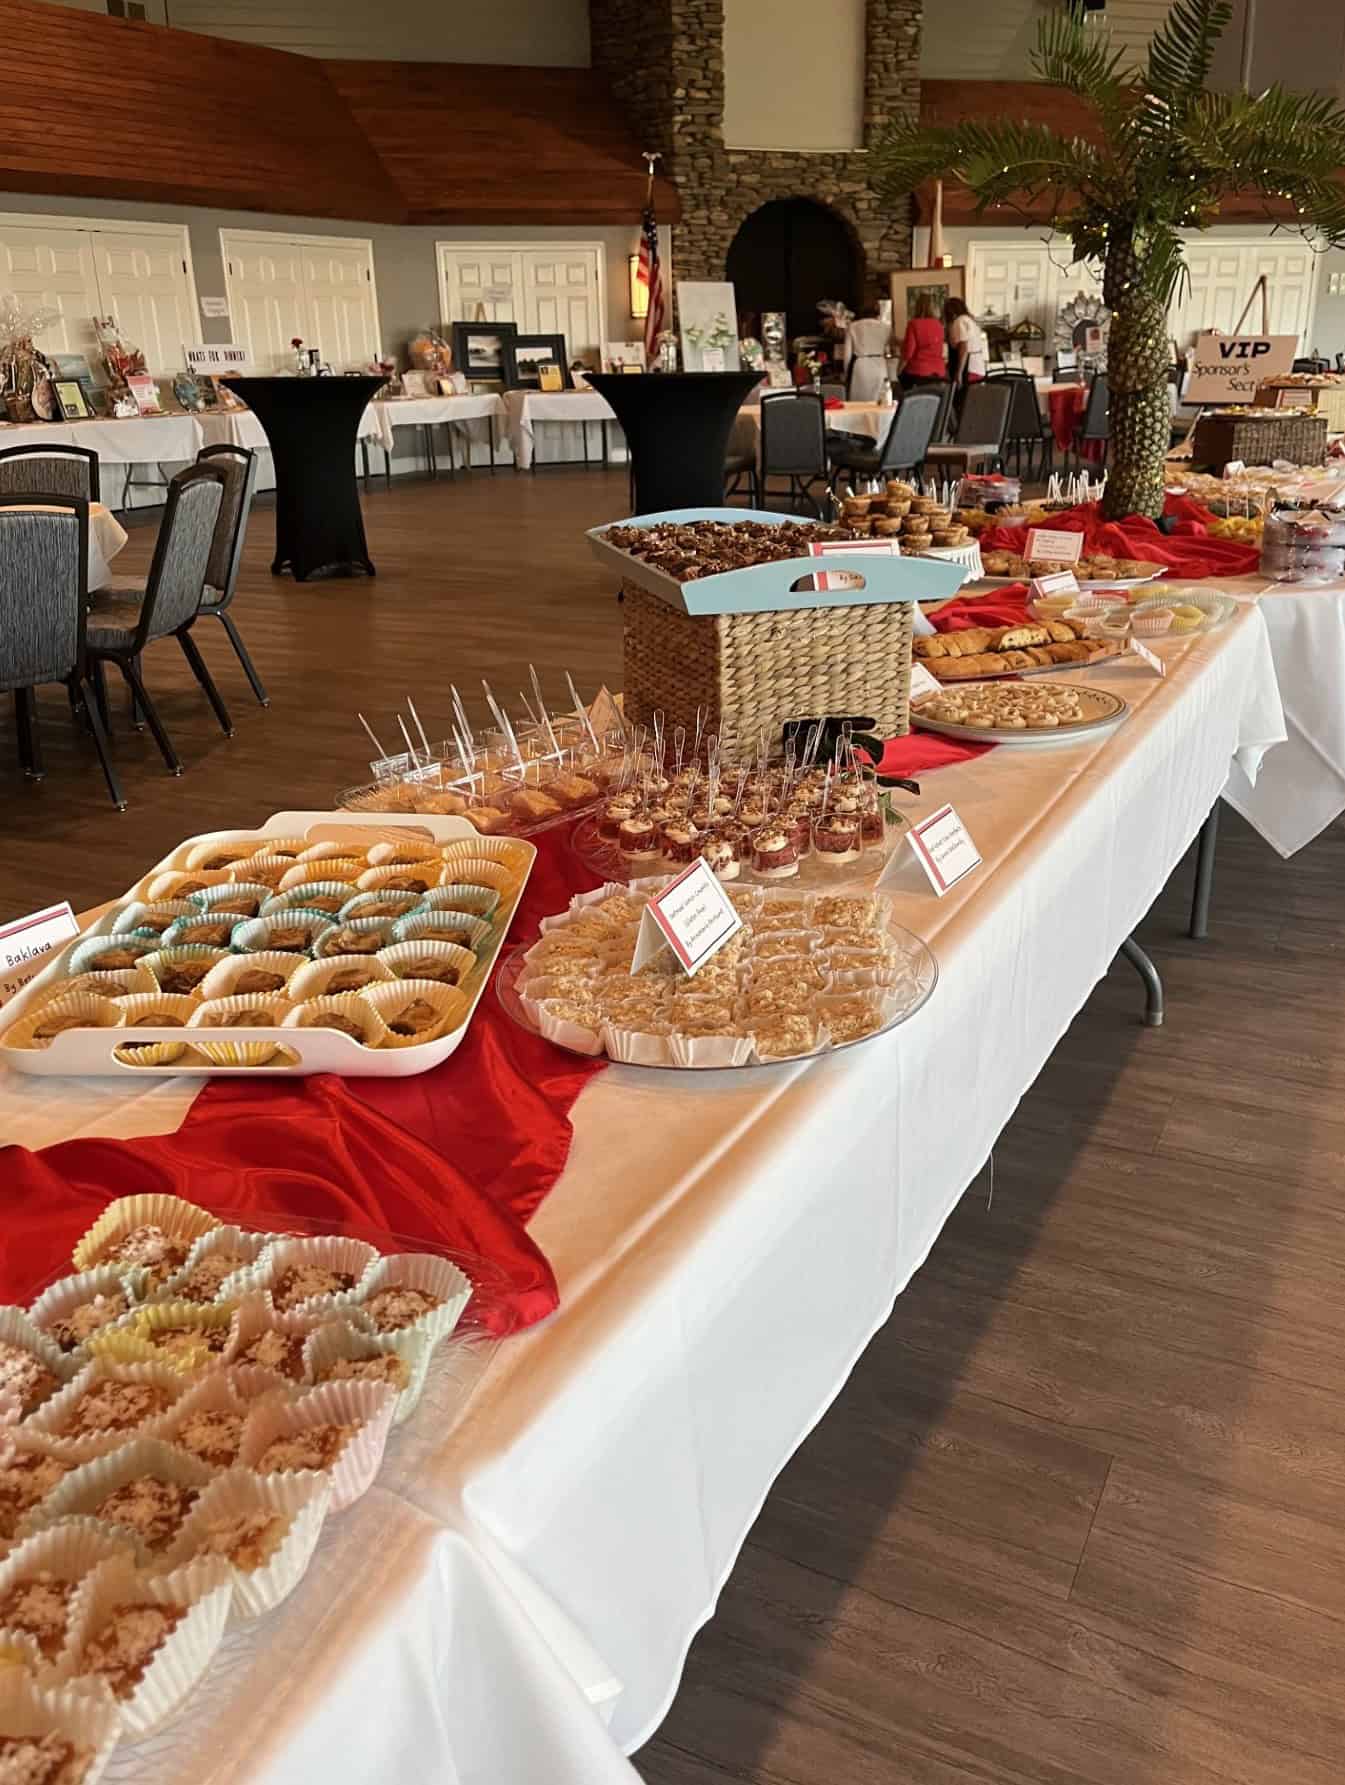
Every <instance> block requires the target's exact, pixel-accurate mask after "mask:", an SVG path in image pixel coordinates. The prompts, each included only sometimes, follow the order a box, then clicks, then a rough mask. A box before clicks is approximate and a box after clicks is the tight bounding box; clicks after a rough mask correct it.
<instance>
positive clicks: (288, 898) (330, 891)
mask: <svg viewBox="0 0 1345 1785" xmlns="http://www.w3.org/2000/svg"><path fill="white" fill-rule="evenodd" d="M349 898H350V885H349V882H347V881H345V880H307V881H305V882H304V884H303V885H302V886H292V887H290V888H289V890H288V891H287V892H276V893H270V894H268V896H267V898H266V901H265V903H264V904H263V905H262V908H261V911H260V913H259V914H258V915H259V916H261V917H278V916H279V915H280V914H281V913H282V912H284V911H320V912H321V913H322V915H323V916H324V917H335V916H336V914H337V912H338V911H339V910H340V909H341V907H342V906H343V905H344V904H345V903H346V901H347V900H348V899H349Z"/></svg>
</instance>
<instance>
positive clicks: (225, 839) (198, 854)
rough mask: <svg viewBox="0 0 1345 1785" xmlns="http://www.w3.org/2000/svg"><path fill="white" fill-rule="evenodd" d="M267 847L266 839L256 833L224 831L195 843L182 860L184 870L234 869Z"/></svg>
mask: <svg viewBox="0 0 1345 1785" xmlns="http://www.w3.org/2000/svg"><path fill="white" fill-rule="evenodd" d="M266 847H268V845H267V841H266V839H265V838H264V837H262V836H261V835H259V833H258V832H256V831H223V832H221V833H220V834H219V835H217V836H214V837H205V838H203V839H202V840H201V842H199V843H193V844H192V845H191V847H190V848H189V849H188V851H187V853H186V855H185V856H184V857H183V858H182V865H183V867H184V868H233V867H237V865H238V863H239V862H240V861H246V860H247V859H248V858H249V857H250V856H253V855H259V854H260V853H261V851H262V850H263V849H265V848H266ZM226 856H227V857H228V858H229V859H228V860H226V859H225V857H226Z"/></svg>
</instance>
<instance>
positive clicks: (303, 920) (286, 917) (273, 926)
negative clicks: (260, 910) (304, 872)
mask: <svg viewBox="0 0 1345 1785" xmlns="http://www.w3.org/2000/svg"><path fill="white" fill-rule="evenodd" d="M331 927H332V920H331V918H330V917H328V915H327V913H326V912H325V911H309V910H308V909H307V908H306V907H304V906H298V907H296V908H294V909H292V910H290V911H283V912H281V913H280V915H279V916H277V917H251V918H248V919H247V920H246V922H244V923H241V924H239V926H238V928H237V929H236V930H235V931H234V933H233V944H232V946H233V947H234V949H236V950H237V952H238V953H239V954H262V953H266V952H269V951H271V950H274V951H275V952H276V953H278V954H296V955H305V954H308V953H310V952H311V950H312V949H313V947H314V946H315V945H316V943H317V942H318V940H319V939H320V937H321V936H322V934H323V932H324V930H329V929H331ZM290 931H296V932H300V933H302V935H303V938H304V940H303V942H302V944H301V945H300V946H298V947H295V948H291V947H289V946H288V945H286V946H284V947H278V946H277V944H276V941H275V940H274V939H275V938H276V937H277V936H279V935H286V934H288V933H289V932H290Z"/></svg>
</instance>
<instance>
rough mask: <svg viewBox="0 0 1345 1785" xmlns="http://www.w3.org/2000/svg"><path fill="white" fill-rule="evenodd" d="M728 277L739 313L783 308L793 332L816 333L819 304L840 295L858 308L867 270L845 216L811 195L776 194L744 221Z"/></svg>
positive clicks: (732, 248)
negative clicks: (793, 196) (783, 195)
mask: <svg viewBox="0 0 1345 1785" xmlns="http://www.w3.org/2000/svg"><path fill="white" fill-rule="evenodd" d="M725 276H726V277H727V278H728V279H731V280H732V282H733V288H734V292H735V294H736V296H737V300H738V309H739V311H740V312H741V311H744V310H751V311H755V312H757V313H760V312H761V311H762V310H784V311H785V312H786V313H787V314H788V317H789V333H790V336H791V338H792V337H793V336H794V335H811V334H815V333H816V332H817V305H818V302H819V300H820V299H822V298H839V299H841V300H842V301H843V302H844V303H847V304H849V306H850V307H851V309H855V308H857V306H858V302H859V291H860V281H861V276H862V269H861V266H860V251H859V245H858V243H857V242H856V241H855V239H854V237H853V236H852V235H851V233H850V229H849V226H848V225H847V224H846V222H845V220H844V218H843V217H840V216H838V215H837V213H836V212H835V211H833V210H832V209H831V207H830V206H829V205H824V204H819V203H818V202H817V200H816V199H812V198H775V199H772V200H771V201H770V203H769V204H764V205H762V206H761V207H760V208H759V209H758V210H755V211H753V212H752V214H751V216H750V217H747V218H745V219H744V221H743V223H742V224H741V226H740V227H739V230H738V233H737V235H736V236H734V238H733V242H732V245H731V246H730V248H729V251H728V258H727V265H726V269H725Z"/></svg>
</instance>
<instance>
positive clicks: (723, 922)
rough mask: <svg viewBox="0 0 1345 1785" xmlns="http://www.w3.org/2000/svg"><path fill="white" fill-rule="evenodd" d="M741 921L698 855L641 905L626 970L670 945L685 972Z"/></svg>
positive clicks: (692, 969) (693, 969)
mask: <svg viewBox="0 0 1345 1785" xmlns="http://www.w3.org/2000/svg"><path fill="white" fill-rule="evenodd" d="M742 927H743V920H742V918H741V917H740V916H739V915H738V913H737V912H736V911H735V910H734V908H733V901H732V900H731V899H730V898H729V896H728V894H727V893H726V892H725V891H724V888H723V887H722V886H721V885H720V884H719V882H718V880H716V879H715V876H714V872H713V870H712V869H711V867H710V864H709V863H708V862H707V861H706V859H705V857H704V856H703V855H698V856H697V857H696V859H695V861H694V862H692V864H691V866H690V867H689V868H684V869H683V871H682V872H681V873H680V874H679V875H678V876H677V878H676V880H671V881H669V883H668V884H667V886H665V887H664V888H663V891H662V892H660V893H657V894H656V895H655V896H654V897H653V898H652V899H651V900H650V901H649V903H648V904H647V905H646V906H645V908H644V915H643V916H642V917H641V919H640V934H639V935H638V936H637V937H636V940H635V957H634V959H633V960H632V961H631V964H630V970H631V972H632V973H638V972H639V970H640V968H641V967H643V966H644V965H645V963H646V962H647V961H652V960H653V958H654V956H655V955H656V954H658V953H660V952H661V951H662V950H663V949H665V948H671V949H672V951H673V953H674V954H675V955H676V956H677V963H678V965H679V966H680V967H681V969H682V971H683V973H685V974H686V975H687V977H688V978H691V977H693V976H694V975H695V974H696V973H698V972H699V971H700V969H701V968H702V967H703V966H704V965H705V963H706V962H707V961H708V960H710V958H711V957H712V956H713V955H716V954H718V953H719V950H720V949H721V948H722V947H723V946H724V944H725V943H726V942H727V941H728V939H729V937H730V936H734V935H736V934H737V933H738V931H739V930H740V929H742Z"/></svg>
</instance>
